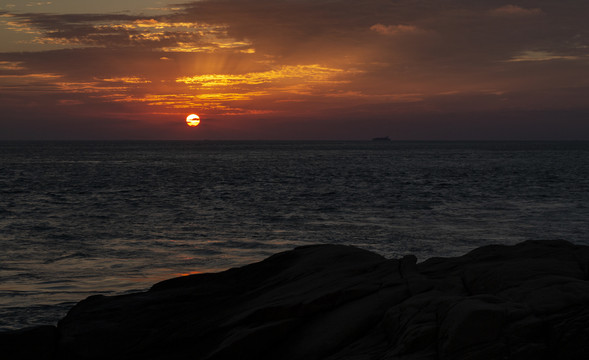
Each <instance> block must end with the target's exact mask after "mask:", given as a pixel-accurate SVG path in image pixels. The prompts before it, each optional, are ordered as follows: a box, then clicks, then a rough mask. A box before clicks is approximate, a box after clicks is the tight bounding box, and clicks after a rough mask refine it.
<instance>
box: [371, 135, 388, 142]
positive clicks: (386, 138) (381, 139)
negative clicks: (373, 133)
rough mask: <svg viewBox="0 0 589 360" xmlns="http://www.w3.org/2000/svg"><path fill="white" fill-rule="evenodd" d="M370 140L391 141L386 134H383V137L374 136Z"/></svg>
mask: <svg viewBox="0 0 589 360" xmlns="http://www.w3.org/2000/svg"><path fill="white" fill-rule="evenodd" d="M372 141H391V139H390V138H389V137H388V136H385V137H375V138H372Z"/></svg>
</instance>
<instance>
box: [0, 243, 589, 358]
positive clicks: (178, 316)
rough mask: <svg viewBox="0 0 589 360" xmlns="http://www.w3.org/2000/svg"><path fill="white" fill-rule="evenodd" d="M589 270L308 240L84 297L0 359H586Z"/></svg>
mask: <svg viewBox="0 0 589 360" xmlns="http://www.w3.org/2000/svg"><path fill="white" fill-rule="evenodd" d="M588 278H589V247H587V246H580V245H573V244H571V243H568V242H565V241H528V242H524V243H521V244H518V245H515V246H486V247H482V248H479V249H476V250H474V251H472V252H470V253H468V254H467V255H464V256H462V257H458V258H434V259H430V260H427V261H425V262H423V263H420V264H417V263H416V259H415V257H412V256H406V257H404V258H402V259H400V260H387V259H385V258H383V257H381V256H379V255H376V254H374V253H371V252H368V251H365V250H361V249H357V248H354V247H348V246H337V245H317V246H307V247H301V248H297V249H295V250H292V251H288V252H284V253H280V254H276V255H274V256H271V257H270V258H268V259H266V260H264V261H262V262H259V263H255V264H252V265H248V266H245V267H242V268H236V269H231V270H228V271H225V272H221V273H215V274H200V275H192V276H186V277H181V278H175V279H171V280H167V281H163V282H161V283H158V284H156V285H154V286H153V287H152V288H151V289H150V290H149V291H147V292H144V293H137V294H130V295H123V296H114V297H105V296H92V297H89V298H87V299H86V300H84V301H82V302H80V303H79V304H77V305H76V306H75V307H74V308H72V309H71V311H70V312H69V313H68V315H67V316H66V317H65V318H64V319H63V320H61V321H60V322H59V324H58V326H57V328H53V327H41V328H35V329H29V330H21V331H19V332H10V333H4V334H0V354H2V355H1V356H0V357H2V358H7V359H18V358H26V359H29V358H30V359H34V358H39V359H79V360H81V359H203V360H205V359H209V360H213V359H256V360H259V359H281V360H290V359H304V360H313V359H329V360H335V359H350V360H352V359H353V360H363V359H366V360H368V359H534V360H538V359H589V281H588ZM35 352H36V354H35Z"/></svg>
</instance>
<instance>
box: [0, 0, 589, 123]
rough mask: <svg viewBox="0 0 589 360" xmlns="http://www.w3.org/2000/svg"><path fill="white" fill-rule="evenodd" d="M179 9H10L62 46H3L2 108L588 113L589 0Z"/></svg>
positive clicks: (221, 1)
mask: <svg viewBox="0 0 589 360" xmlns="http://www.w3.org/2000/svg"><path fill="white" fill-rule="evenodd" d="M174 7H175V9H174V11H173V12H169V9H166V10H165V12H164V11H162V14H160V15H153V16H144V15H133V14H129V13H125V14H120V13H119V14H109V13H98V14H48V13H13V12H6V11H4V12H3V13H2V14H3V15H1V16H2V18H1V20H2V21H3V22H4V23H5V24H6V25H5V27H6V26H7V27H8V28H9V29H12V30H11V31H19V32H21V34H24V33H26V34H28V35H27V36H28V37H29V38H32V41H34V42H35V43H37V44H51V45H53V46H54V47H55V49H54V50H51V51H46V50H43V48H39V50H38V51H36V52H35V51H32V52H10V53H0V111H3V110H2V109H4V108H6V107H8V106H11V107H10V109H12V110H13V109H14V107H13V106H12V105H11V104H9V103H10V102H11V101H13V102H14V103H15V104H16V103H18V104H29V105H26V106H33V105H31V104H37V105H34V106H44V107H45V108H49V109H51V108H55V109H57V110H55V111H60V112H65V111H66V110H67V111H70V112H72V114H73V113H74V112H75V111H78V110H79V109H81V108H82V107H84V106H88V107H91V108H92V109H93V110H95V111H97V112H100V109H103V111H104V112H105V113H107V114H109V116H111V115H112V116H115V115H116V114H119V115H120V116H121V117H124V118H126V119H129V118H131V117H133V116H135V117H136V118H137V119H142V118H146V117H149V114H156V113H157V114H181V113H183V112H184V111H187V110H188V109H200V110H202V111H201V113H203V114H205V115H206V114H207V113H208V114H214V115H215V116H218V117H219V118H222V117H223V116H231V117H233V118H237V117H238V116H241V115H243V116H246V115H247V116H254V114H255V116H259V117H264V116H267V117H268V118H276V119H277V118H280V117H285V116H289V114H292V113H293V112H295V113H300V114H303V113H304V114H305V115H308V116H309V117H314V118H315V117H316V118H319V117H320V116H325V117H328V116H329V115H328V114H330V113H331V114H345V113H346V111H347V110H349V109H352V108H354V109H362V111H361V114H363V116H366V117H370V116H374V117H382V118H389V117H394V116H395V115H396V114H400V113H404V112H407V111H411V112H416V113H431V114H446V113H455V112H459V111H461V109H469V110H470V111H475V110H476V109H475V107H477V106H478V107H479V108H480V109H484V110H485V111H489V112H491V111H500V110H505V109H512V108H513V107H516V106H517V107H518V110H521V111H527V110H530V109H532V110H533V109H535V108H540V107H543V106H545V105H546V104H548V105H549V106H550V108H551V109H556V108H558V107H559V106H567V107H575V108H581V109H585V108H587V104H586V100H584V99H586V97H583V96H572V95H571V94H572V93H574V91H568V90H567V91H565V90H566V89H581V90H579V91H581V92H582V94H583V95H587V96H589V93H587V91H588V90H587V86H586V85H588V84H587V80H586V79H589V70H587V69H588V67H587V65H588V61H589V57H588V56H587V55H588V50H587V49H589V40H588V39H589V25H588V24H587V21H586V19H587V18H588V17H589V4H586V3H585V2H579V1H573V0H564V2H554V1H548V0H537V1H531V0H529V1H528V0H524V1H520V2H518V3H517V4H514V3H510V2H505V1H496V0H482V1H477V2H472V1H466V0H448V1H444V2H440V1H437V0H418V1H415V0H394V1H391V0H366V1H356V0H354V1H352V0H297V1H291V0H200V1H193V2H189V3H185V4H182V5H174ZM441 94H444V95H441ZM521 94H527V96H523V95H521ZM547 98H550V99H552V98H553V99H558V101H547V100H546V99H547ZM23 106H25V105H23ZM546 106H547V105H546ZM12 110H11V111H12ZM191 111H196V110H191ZM72 116H73V115H72ZM232 121H236V120H232ZM232 124H233V123H232ZM232 126H233V125H232Z"/></svg>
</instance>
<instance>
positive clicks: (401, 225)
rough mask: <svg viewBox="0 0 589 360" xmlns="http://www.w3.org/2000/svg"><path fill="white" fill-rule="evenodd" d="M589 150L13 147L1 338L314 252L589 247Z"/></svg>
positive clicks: (6, 194) (540, 145)
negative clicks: (311, 247)
mask: <svg viewBox="0 0 589 360" xmlns="http://www.w3.org/2000/svg"><path fill="white" fill-rule="evenodd" d="M588 230H589V143H586V142H386V141H382V142H376V141H373V142H370V141H366V142H217V141H195V142H3V143H0V330H7V329H16V328H22V327H26V326H32V325H39V324H54V323H55V322H56V321H57V320H58V319H59V318H61V317H63V316H64V315H65V314H66V312H67V310H68V309H69V308H70V307H71V306H72V305H73V304H75V303H76V302H77V301H80V300H82V299H84V298H85V297H87V296H89V295H92V294H106V295H109V294H110V295H112V294H121V293H125V292H129V291H139V290H145V289H148V288H149V287H150V286H151V285H152V284H154V283H155V282H158V281H160V280H163V279H166V278H170V277H174V276H180V275H182V274H190V273H198V272H208V271H220V270H223V269H227V268H230V267H235V266H241V265H244V264H247V263H250V262H254V261H258V260H262V259H263V258H265V257H267V256H269V255H271V254H273V253H276V252H279V251H284V250H288V249H292V248H294V247H296V246H300V245H308V244H318V243H328V244H348V245H354V246H359V247H362V248H365V249H368V250H371V251H375V252H378V253H380V254H382V255H384V256H386V257H389V258H397V257H401V256H403V255H405V254H410V253H411V254H415V255H416V256H417V257H418V258H419V259H420V260H425V259H426V258H429V257H433V256H445V257H446V256H459V255H462V254H464V253H466V252H468V251H469V250H472V249H474V248H476V247H479V246H483V245H488V244H514V243H517V242H520V241H524V240H528V239H566V240H569V241H572V242H575V243H579V244H589V236H588Z"/></svg>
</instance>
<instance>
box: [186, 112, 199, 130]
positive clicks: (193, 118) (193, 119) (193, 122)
mask: <svg viewBox="0 0 589 360" xmlns="http://www.w3.org/2000/svg"><path fill="white" fill-rule="evenodd" d="M198 124H200V117H199V116H198V115H196V114H190V115H188V116H187V117H186V125H188V126H190V127H195V126H198Z"/></svg>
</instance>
